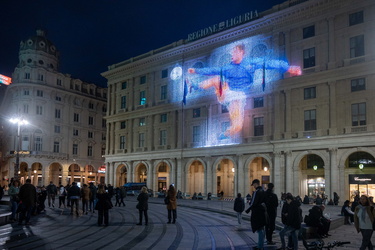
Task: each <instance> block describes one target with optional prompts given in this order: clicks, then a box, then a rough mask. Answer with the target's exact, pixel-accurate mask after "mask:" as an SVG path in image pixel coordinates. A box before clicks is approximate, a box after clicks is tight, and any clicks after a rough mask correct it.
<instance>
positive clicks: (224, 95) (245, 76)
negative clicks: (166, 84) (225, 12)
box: [188, 43, 301, 140]
mask: <svg viewBox="0 0 375 250" xmlns="http://www.w3.org/2000/svg"><path fill="white" fill-rule="evenodd" d="M244 55H245V45H244V44H242V43H241V44H237V45H235V46H234V48H233V49H232V51H231V62H230V63H229V64H226V65H224V66H223V67H207V68H189V69H188V73H189V74H198V75H205V76H213V77H211V78H208V79H207V80H203V81H201V82H199V83H192V86H190V87H191V88H193V89H194V88H195V89H197V88H202V89H209V88H213V89H214V90H215V93H216V96H217V100H218V102H219V103H220V104H222V105H225V106H226V107H227V109H228V111H229V118H230V126H229V127H228V128H227V130H226V131H225V132H224V133H223V134H221V135H219V138H218V139H219V140H222V139H228V138H229V137H234V136H236V135H238V133H240V132H241V131H242V128H243V123H244V109H245V102H246V92H245V91H246V90H249V89H250V87H251V84H252V83H253V75H254V72H255V71H256V70H258V69H263V70H265V69H281V70H283V71H289V72H290V73H291V74H300V71H301V70H300V69H299V67H298V66H291V67H290V66H289V65H288V63H287V62H285V61H281V60H265V58H261V57H252V58H246V59H245V58H244Z"/></svg>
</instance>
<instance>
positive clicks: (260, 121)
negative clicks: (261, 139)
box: [254, 117, 264, 136]
mask: <svg viewBox="0 0 375 250" xmlns="http://www.w3.org/2000/svg"><path fill="white" fill-rule="evenodd" d="M262 135H264V118H263V117H256V118H254V136H262Z"/></svg>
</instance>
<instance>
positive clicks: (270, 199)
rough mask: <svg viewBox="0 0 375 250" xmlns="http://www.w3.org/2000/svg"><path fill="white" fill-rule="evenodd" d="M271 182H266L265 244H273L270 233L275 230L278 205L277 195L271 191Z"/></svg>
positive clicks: (272, 186)
mask: <svg viewBox="0 0 375 250" xmlns="http://www.w3.org/2000/svg"><path fill="white" fill-rule="evenodd" d="M273 188H274V185H273V183H268V185H267V190H266V198H265V199H266V202H265V203H266V207H267V213H268V223H267V224H266V239H267V245H274V244H275V243H274V242H273V241H272V234H273V231H275V224H276V215H277V207H278V206H279V199H278V198H277V195H276V194H275V193H274V192H273Z"/></svg>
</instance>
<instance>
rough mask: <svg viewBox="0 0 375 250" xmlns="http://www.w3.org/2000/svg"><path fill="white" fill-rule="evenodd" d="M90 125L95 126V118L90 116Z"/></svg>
mask: <svg viewBox="0 0 375 250" xmlns="http://www.w3.org/2000/svg"><path fill="white" fill-rule="evenodd" d="M89 125H94V117H92V116H89Z"/></svg>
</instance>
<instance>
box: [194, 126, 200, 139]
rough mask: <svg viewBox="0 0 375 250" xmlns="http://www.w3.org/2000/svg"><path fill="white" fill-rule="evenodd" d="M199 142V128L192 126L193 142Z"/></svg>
mask: <svg viewBox="0 0 375 250" xmlns="http://www.w3.org/2000/svg"><path fill="white" fill-rule="evenodd" d="M200 141H201V126H193V142H200Z"/></svg>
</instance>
